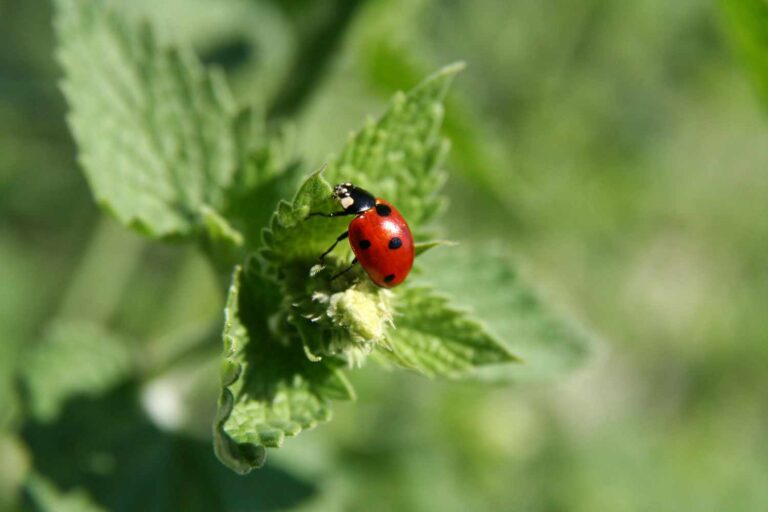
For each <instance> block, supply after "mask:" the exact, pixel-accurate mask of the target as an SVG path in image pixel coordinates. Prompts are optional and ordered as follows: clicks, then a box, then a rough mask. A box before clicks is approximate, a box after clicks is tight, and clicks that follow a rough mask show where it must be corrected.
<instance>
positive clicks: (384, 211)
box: [376, 204, 392, 217]
mask: <svg viewBox="0 0 768 512" xmlns="http://www.w3.org/2000/svg"><path fill="white" fill-rule="evenodd" d="M376 213H378V214H379V216H380V217H388V216H389V214H390V213H392V208H390V207H389V206H387V205H385V204H377V205H376Z"/></svg>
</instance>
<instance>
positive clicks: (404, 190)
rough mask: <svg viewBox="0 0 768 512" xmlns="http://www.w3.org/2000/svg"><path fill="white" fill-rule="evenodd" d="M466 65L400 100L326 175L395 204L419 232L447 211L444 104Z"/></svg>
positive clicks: (447, 69)
mask: <svg viewBox="0 0 768 512" xmlns="http://www.w3.org/2000/svg"><path fill="white" fill-rule="evenodd" d="M462 68H463V64H454V65H452V66H447V67H445V68H443V69H442V70H440V71H438V72H437V73H435V74H434V75H432V76H431V77H429V78H427V79H426V80H425V81H424V82H422V83H421V84H419V85H418V86H416V87H415V88H414V89H412V90H411V91H410V92H408V93H407V94H403V93H399V94H397V95H395V97H394V98H393V99H392V102H391V104H390V106H389V108H388V110H387V112H386V113H385V114H384V115H383V116H382V117H381V118H380V119H379V120H378V121H375V122H374V121H372V120H369V121H368V122H367V123H366V125H365V126H364V127H363V129H362V130H360V131H359V132H357V133H356V134H354V135H353V136H352V137H351V138H350V140H349V142H348V143H347V144H346V146H345V147H344V149H343V151H342V152H341V154H340V156H339V157H338V158H335V159H332V160H331V161H330V163H329V164H328V170H327V172H326V174H325V177H326V179H328V180H329V181H331V182H333V183H339V182H344V181H352V182H355V183H356V184H358V185H360V186H362V187H363V188H367V189H369V190H372V191H375V193H376V195H378V196H381V197H384V198H386V199H387V200H389V201H391V202H392V203H393V204H395V205H396V206H397V208H398V210H400V212H401V213H402V214H403V216H404V217H405V218H406V219H408V223H409V224H411V226H412V227H414V228H416V229H418V228H419V227H420V226H422V225H423V224H424V223H426V222H427V221H429V220H430V219H432V218H433V217H434V216H435V215H436V214H437V213H439V211H440V210H441V209H442V199H441V198H440V197H439V196H438V195H437V192H438V191H439V189H440V187H441V186H442V184H443V182H444V180H445V173H444V172H443V171H441V170H440V169H439V167H440V164H441V163H442V160H443V157H444V156H445V154H446V152H447V149H448V144H447V141H446V140H445V139H443V138H442V137H440V134H439V130H440V125H441V123H442V120H443V103H442V102H443V99H444V97H445V94H446V92H447V90H448V87H449V85H450V83H451V81H452V79H453V77H454V75H455V74H456V73H457V72H459V71H460V70H461V69H462Z"/></svg>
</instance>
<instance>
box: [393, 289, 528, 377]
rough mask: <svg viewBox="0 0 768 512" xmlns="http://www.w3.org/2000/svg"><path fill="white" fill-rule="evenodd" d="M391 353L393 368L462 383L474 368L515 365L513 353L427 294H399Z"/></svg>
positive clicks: (419, 291) (443, 300)
mask: <svg viewBox="0 0 768 512" xmlns="http://www.w3.org/2000/svg"><path fill="white" fill-rule="evenodd" d="M396 304H397V311H398V315H397V316H396V318H395V326H396V328H395V329H392V330H390V332H389V344H390V345H391V348H392V349H391V350H386V349H382V350H381V352H382V353H383V354H384V355H386V356H388V357H390V358H391V359H392V360H394V361H395V362H397V363H399V364H401V365H403V366H405V367H408V368H412V369H415V370H418V371H420V372H422V373H425V374H427V375H441V376H446V377H461V376H463V375H466V374H467V373H468V372H470V371H471V370H473V369H475V368H476V367H478V366H485V365H494V364H503V363H510V362H515V361H518V359H517V358H516V357H515V356H514V355H512V353H511V352H509V350H508V349H507V348H506V347H505V346H504V345H503V344H502V343H500V342H499V341H498V340H496V338H494V337H493V336H492V335H491V334H489V333H488V331H486V330H485V329H484V328H483V326H482V325H481V324H479V323H478V322H477V321H476V320H475V319H474V318H472V317H471V316H469V315H467V314H466V313H465V312H463V311H461V310H458V309H456V308H454V307H452V306H451V305H450V303H449V300H448V299H447V298H446V297H444V296H442V295H439V294H437V293H435V292H434V291H432V290H430V289H429V288H423V287H415V288H403V289H399V290H398V292H397V294H396Z"/></svg>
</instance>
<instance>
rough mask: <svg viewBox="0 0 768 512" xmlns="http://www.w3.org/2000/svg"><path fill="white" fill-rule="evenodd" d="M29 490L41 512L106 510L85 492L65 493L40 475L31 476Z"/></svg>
mask: <svg viewBox="0 0 768 512" xmlns="http://www.w3.org/2000/svg"><path fill="white" fill-rule="evenodd" d="M27 490H28V491H29V495H30V498H32V501H33V502H34V503H35V506H36V510H40V511H41V512H104V511H105V510H106V509H104V508H102V507H100V506H99V505H97V504H96V503H94V502H93V499H92V498H91V497H90V496H89V495H88V493H87V492H86V491H85V490H83V489H81V488H77V489H74V490H71V491H69V492H63V491H61V490H60V489H58V488H57V487H56V486H55V485H54V484H53V483H52V482H51V481H50V480H48V479H47V478H45V477H44V476H42V475H39V474H33V475H32V476H30V478H29V481H28V482H27Z"/></svg>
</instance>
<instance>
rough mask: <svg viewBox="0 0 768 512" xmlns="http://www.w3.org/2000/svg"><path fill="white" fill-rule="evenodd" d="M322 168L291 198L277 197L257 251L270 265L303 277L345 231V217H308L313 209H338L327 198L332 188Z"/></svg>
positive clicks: (314, 210) (305, 276)
mask: <svg viewBox="0 0 768 512" xmlns="http://www.w3.org/2000/svg"><path fill="white" fill-rule="evenodd" d="M322 172H323V170H322V169H321V170H319V171H317V172H315V173H313V174H312V175H311V176H309V177H308V178H307V179H306V180H305V181H304V183H303V184H302V185H301V187H300V188H299V191H298V192H297V193H296V196H295V197H294V199H293V201H292V202H288V201H281V202H280V203H279V204H278V206H277V211H276V212H275V213H274V215H273V216H272V221H271V223H270V227H269V229H266V230H264V233H263V238H264V247H265V248H264V250H262V251H261V255H262V256H263V257H264V259H265V260H267V262H269V263H270V266H271V267H273V268H276V269H277V268H280V269H282V270H283V271H285V269H288V268H296V269H298V270H299V271H300V273H301V278H302V279H306V278H307V277H308V275H309V269H310V268H311V267H312V265H314V264H316V263H317V259H318V257H319V256H320V255H321V254H322V253H323V252H324V251H325V250H326V249H327V248H328V247H329V246H330V245H331V243H333V241H334V240H335V239H336V237H337V236H338V235H339V234H341V233H343V232H344V231H346V229H347V225H348V224H349V218H344V217H341V218H326V217H319V216H316V217H308V216H309V214H310V213H314V212H328V211H335V210H338V208H339V207H338V205H336V202H335V201H333V200H332V199H331V192H332V191H333V189H332V188H331V186H330V185H329V184H328V182H327V181H326V180H325V179H323V177H322Z"/></svg>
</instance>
